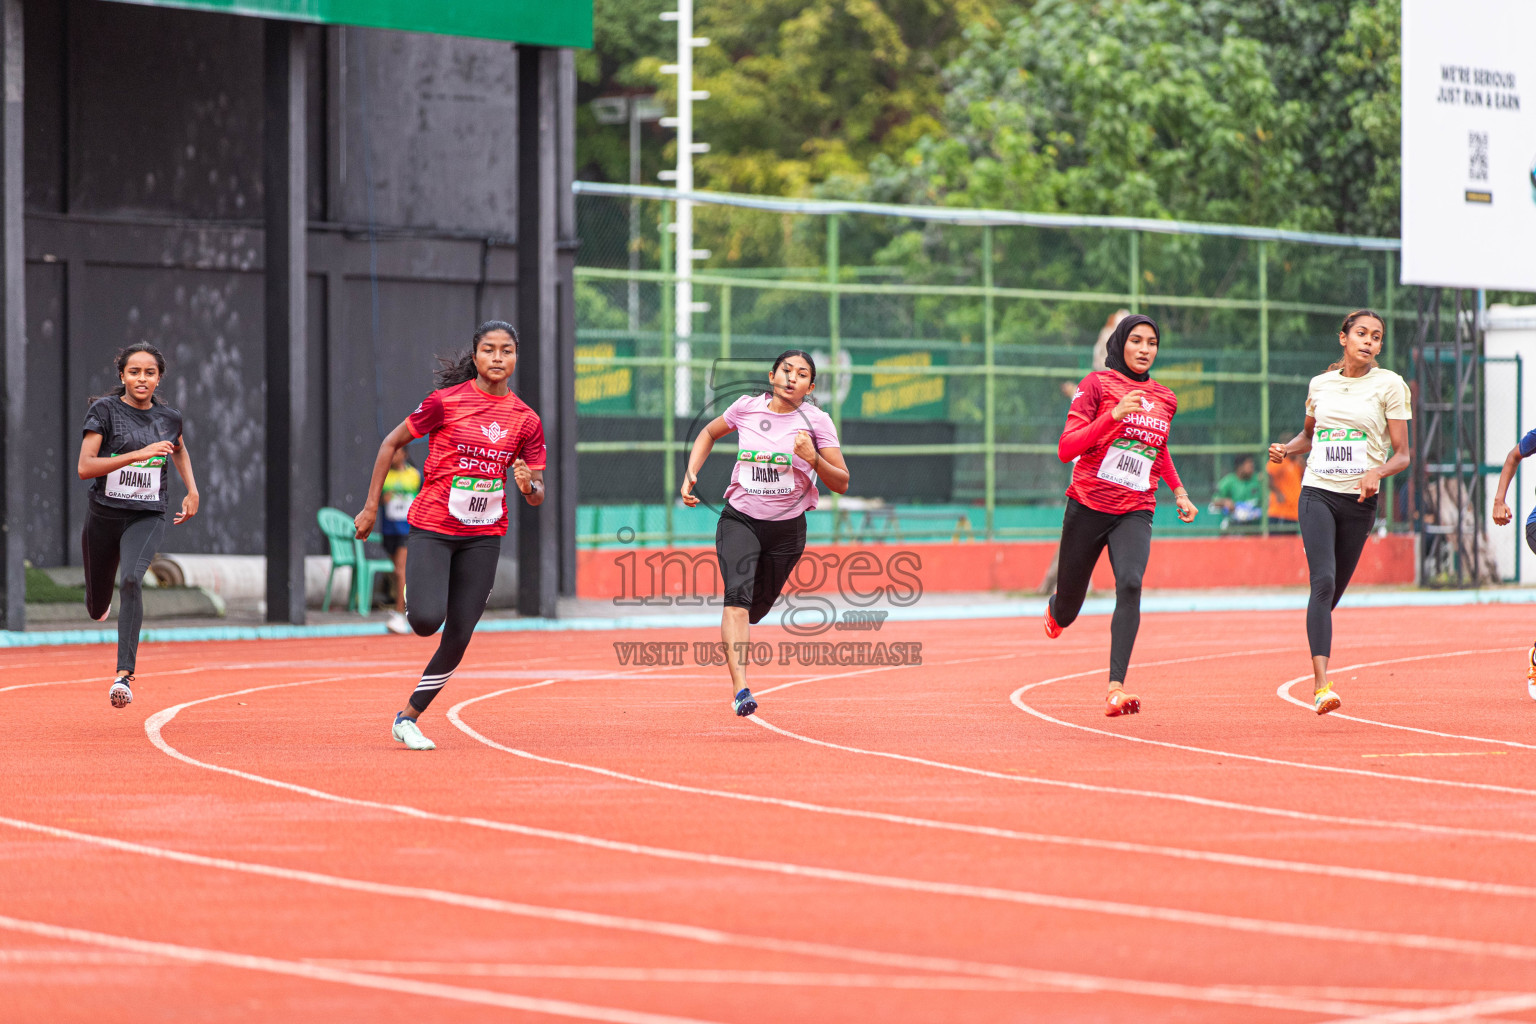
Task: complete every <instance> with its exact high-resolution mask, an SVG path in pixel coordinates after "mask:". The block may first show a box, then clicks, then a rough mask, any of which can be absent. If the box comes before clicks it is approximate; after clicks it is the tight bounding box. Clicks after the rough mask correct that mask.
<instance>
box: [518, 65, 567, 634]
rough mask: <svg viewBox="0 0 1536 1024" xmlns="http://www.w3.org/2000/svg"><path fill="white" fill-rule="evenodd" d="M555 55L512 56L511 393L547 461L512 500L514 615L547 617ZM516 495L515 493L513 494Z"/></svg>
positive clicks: (555, 299)
mask: <svg viewBox="0 0 1536 1024" xmlns="http://www.w3.org/2000/svg"><path fill="white" fill-rule="evenodd" d="M558 96H559V51H558V50H555V49H552V48H550V47H545V46H521V47H518V59H517V324H516V326H517V331H518V337H519V345H518V357H517V384H518V393H519V395H521V397H522V399H523V401H525V402H527V403H528V404H529V405H531V406H532V407H533V409H534V411H535V412H537V413H538V414H539V417H540V419H541V420H542V421H543V423H544V440H545V443H546V445H547V446H548V449H549V462H548V466H547V468H546V469H545V471H544V483H545V487H546V488H547V491H546V500H545V501H544V503H543V504H542V505H540V506H538V507H537V508H530V507H529V506H528V505H527V504H526V503H525V502H522V501H519V502H518V509H519V511H518V524H517V527H518V532H517V610H518V612H519V613H520V614H522V615H542V616H546V617H552V616H554V614H555V598H556V596H557V595H558V593H559V586H560V546H561V535H560V532H561V531H560V507H561V502H562V500H563V499H562V498H561V496H560V495H559V494H558V493H557V489H558V488H559V487H560V476H561V468H560V467H561V464H562V462H563V460H564V459H565V449H566V448H567V447H568V445H567V440H566V438H565V437H564V436H562V435H563V431H562V429H561V427H562V423H563V419H564V417H563V416H562V415H561V401H560V377H561V374H560V369H559V368H560V347H559V346H560V339H559V322H560V321H559V291H558V285H557V281H558V276H559V273H558V271H559V268H558V265H557V257H556V251H555V241H556V234H555V230H556V219H557V218H556V214H557V210H558V208H559V203H560V196H559V195H558V189H557V187H556V182H557V180H558V176H557V174H556V167H557V160H556V142H557V137H558V133H559V121H558V115H559V105H558V102H557V100H558ZM513 497H514V498H515V497H517V496H516V495H514V496H513Z"/></svg>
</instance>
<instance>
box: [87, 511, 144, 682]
mask: <svg viewBox="0 0 1536 1024" xmlns="http://www.w3.org/2000/svg"><path fill="white" fill-rule="evenodd" d="M164 539H165V513H164V512H127V511H123V512H119V511H117V510H115V509H107V510H105V511H103V510H100V509H98V508H97V507H96V506H95V505H92V506H89V507H88V508H87V510H86V513H85V529H84V530H82V531H81V532H80V555H81V559H82V562H83V564H84V566H85V610H86V612H87V613H88V614H89V615H90V617H91V618H93V619H98V620H101V619H105V618H106V617H107V611H108V610H109V609H110V608H111V607H112V582H113V578H114V577H115V576H117V570H118V567H119V566H121V567H122V570H123V575H122V578H121V579H120V580H118V589H119V590H120V591H121V593H122V599H121V600H120V601H119V602H118V608H117V670H118V671H119V672H127V673H128V674H130V675H132V674H133V671H134V667H135V664H136V663H137V661H138V658H139V627H140V626H142V625H143V624H144V590H143V586H144V573H146V572H147V571H148V570H149V563H150V562H151V561H152V560H153V559H154V557H155V552H156V551H158V550H159V549H160V542H161V541H162V540H164Z"/></svg>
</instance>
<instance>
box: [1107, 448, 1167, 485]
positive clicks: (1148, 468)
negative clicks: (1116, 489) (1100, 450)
mask: <svg viewBox="0 0 1536 1024" xmlns="http://www.w3.org/2000/svg"><path fill="white" fill-rule="evenodd" d="M1159 451H1160V449H1158V448H1154V447H1153V446H1152V445H1150V444H1146V443H1145V442H1142V441H1134V440H1132V439H1130V438H1128V437H1122V438H1121V439H1120V440H1118V441H1115V442H1114V443H1113V444H1111V445H1110V446H1109V451H1107V452H1105V453H1104V459H1103V461H1102V462H1100V463H1099V479H1100V480H1104V481H1107V482H1109V483H1112V484H1119V485H1120V486H1121V487H1126V488H1129V489H1130V490H1133V491H1150V490H1151V489H1152V464H1153V463H1154V462H1156V461H1157V455H1158V452H1159Z"/></svg>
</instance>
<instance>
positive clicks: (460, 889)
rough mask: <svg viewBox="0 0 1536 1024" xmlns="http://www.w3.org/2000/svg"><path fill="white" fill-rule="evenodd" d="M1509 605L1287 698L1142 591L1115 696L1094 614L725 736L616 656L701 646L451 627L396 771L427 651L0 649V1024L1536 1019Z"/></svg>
mask: <svg viewBox="0 0 1536 1024" xmlns="http://www.w3.org/2000/svg"><path fill="white" fill-rule="evenodd" d="M1530 615H1531V613H1530V612H1528V611H1526V610H1523V609H1520V608H1511V607H1505V606H1492V607H1484V608H1434V609H1412V610H1408V609H1396V610H1390V611H1344V612H1340V613H1339V614H1338V615H1337V616H1336V632H1337V644H1338V648H1337V651H1336V658H1335V664H1336V666H1337V669H1338V670H1337V671H1336V672H1335V673H1334V678H1335V681H1336V686H1337V688H1338V690H1339V692H1340V693H1341V694H1342V696H1343V697H1344V707H1343V709H1342V710H1343V713H1344V714H1347V715H1350V716H1352V717H1350V718H1345V717H1342V716H1339V715H1335V716H1329V717H1326V718H1322V719H1319V718H1318V717H1317V716H1315V715H1313V714H1312V713H1311V711H1310V709H1309V708H1306V707H1302V706H1298V704H1296V703H1288V702H1287V701H1286V700H1284V699H1283V698H1282V695H1281V691H1283V690H1284V685H1285V684H1286V683H1287V682H1289V681H1294V680H1296V679H1297V678H1298V677H1303V676H1304V674H1305V673H1306V670H1307V658H1306V650H1305V646H1304V638H1303V621H1302V616H1301V614H1300V613H1290V612H1287V613H1278V614H1276V613H1266V614H1249V613H1243V614H1235V613H1233V614H1199V615H1188V614H1186V615H1148V616H1146V617H1145V618H1144V620H1143V624H1142V633H1141V639H1140V643H1139V645H1138V648H1137V651H1136V659H1135V661H1134V662H1133V665H1132V673H1131V676H1132V678H1131V688H1132V689H1133V690H1135V691H1137V692H1139V693H1140V695H1141V697H1142V699H1143V702H1144V703H1143V706H1144V708H1145V711H1144V713H1143V714H1141V715H1138V716H1135V717H1128V718H1121V719H1107V718H1105V717H1104V716H1103V714H1102V688H1103V680H1104V667H1105V663H1106V660H1107V647H1108V625H1109V620H1108V618H1107V617H1096V618H1087V619H1083V620H1080V622H1079V623H1078V624H1077V625H1075V626H1074V627H1073V628H1072V629H1070V630H1068V631H1067V632H1066V633H1065V634H1064V635H1063V636H1062V637H1061V638H1060V639H1059V640H1056V641H1048V640H1046V639H1045V637H1044V636H1043V635H1042V633H1041V631H1040V630H1039V627H1038V624H1037V623H1036V622H1034V621H1033V620H1022V621H1021V620H1009V621H977V622H960V623H957V622H945V623H907V624H888V625H887V626H886V628H885V629H883V630H882V631H881V632H880V633H879V634H859V635H858V637H859V638H860V639H864V638H868V639H879V640H882V641H886V642H892V641H898V642H907V643H914V642H915V643H921V644H922V658H923V663H922V665H921V666H903V667H879V668H865V669H858V668H801V667H795V666H777V665H775V666H773V667H771V668H765V669H757V670H754V675H753V678H752V685H753V687H754V692H756V693H758V694H759V695H760V698H761V702H762V708H761V711H760V712H759V715H758V716H757V717H756V718H754V719H749V720H741V719H737V718H735V717H734V716H732V715H731V713H730V711H729V709H728V705H727V696H728V689H729V687H728V683H727V681H726V678H725V675H724V672H723V670H722V669H717V668H701V667H698V666H696V665H693V664H692V663H691V661H692V659H691V657H690V658H689V659H688V660H689V662H690V663H689V664H687V665H685V666H683V667H681V668H663V667H651V668H635V667H624V666H621V665H620V664H619V661H618V659H617V657H616V654H615V651H614V648H613V646H612V644H613V643H614V642H615V641H625V640H643V641H655V640H658V639H669V640H670V639H677V640H687V641H695V640H700V641H704V640H712V639H714V637H715V634H713V632H712V631H709V630H689V631H682V630H679V631H676V632H673V633H668V634H660V633H658V632H656V631H645V632H643V633H631V634H617V633H615V634H599V633H523V634H509V633H502V634H486V635H481V636H480V637H477V638H476V640H475V642H474V644H473V645H472V646H471V648H470V652H469V655H468V658H467V659H466V662H465V665H464V666H463V668H462V669H461V670H460V672H459V673H458V675H456V676H455V677H454V678H453V679H452V680H451V681H450V682H449V684H448V686H447V687H446V688H445V690H444V692H443V694H442V695H441V696H440V697H439V698H438V700H437V702H436V703H435V704H434V706H433V707H432V708H431V709H430V711H429V712H428V713H427V714H426V715H425V716H423V723H422V724H423V728H424V730H425V731H426V733H427V734H428V735H429V736H431V737H432V738H433V739H435V740H436V741H437V744H438V749H437V750H436V751H433V752H429V753H412V752H408V751H406V750H404V749H403V748H402V747H401V746H400V745H399V744H397V743H395V742H394V741H392V740H391V739H390V738H389V735H388V732H389V722H390V719H391V717H392V715H393V712H394V711H395V710H396V709H397V708H398V707H400V706H402V701H403V699H404V697H405V695H406V694H407V693H408V692H409V690H410V688H411V686H412V684H413V681H414V677H415V673H416V672H417V671H419V668H420V665H421V664H422V663H423V662H424V661H425V659H426V657H427V656H428V654H429V653H430V651H431V648H432V645H433V641H431V640H421V639H417V638H414V637H412V638H394V637H390V638H387V639H386V638H368V639H357V640H323V641H322V640H314V641H282V642H252V643H220V644H196V645H194V644H166V645H149V646H146V647H145V649H144V650H143V652H142V654H141V669H142V671H141V673H140V678H139V682H138V684H137V685H136V687H135V698H136V699H135V702H134V703H133V704H132V705H131V706H130V707H128V708H127V709H124V710H121V711H118V710H114V709H113V708H111V707H110V706H109V705H108V703H107V700H106V692H105V691H106V676H107V673H105V672H103V671H102V670H103V667H104V666H110V653H109V651H108V649H107V648H104V647H95V648H88V647H66V648H56V649H49V650H23V651H13V652H6V653H4V654H3V655H0V665H3V666H4V667H5V668H6V669H7V671H6V672H5V673H4V676H3V677H0V679H3V682H4V686H3V687H0V702H3V703H0V709H3V712H4V715H5V718H4V721H5V722H6V725H7V732H6V739H5V742H4V744H3V747H0V762H3V766H4V773H5V774H4V777H5V779H6V780H7V782H8V783H9V785H8V786H7V787H6V791H5V793H6V795H5V799H4V800H3V802H0V855H3V857H4V864H3V873H0V878H3V879H4V882H3V884H0V892H3V897H4V898H3V900H0V979H3V980H4V981H5V982H6V983H7V984H6V986H5V991H6V994H7V998H6V1000H5V1002H4V1004H3V1005H0V1020H4V1021H18V1022H19V1021H29V1022H30V1021H49V1022H66V1021H92V1022H96V1021H108V1020H110V1021H177V1022H182V1021H218V1022H236V1021H263V1022H268V1021H271V1020H273V1019H280V1020H296V1021H325V1022H327V1024H336V1022H348V1021H354V1020H357V1021H362V1020H366V1021H370V1022H373V1021H411V1022H416V1021H423V1020H430V1021H445V1022H459V1021H481V1020H498V1021H500V1020H529V1021H535V1020H537V1021H547V1020H556V1019H567V1020H597V1021H614V1022H636V1024H644V1022H660V1021H667V1020H695V1021H699V1020H702V1021H718V1022H730V1024H735V1022H740V1024H746V1022H773V1024H778V1022H787V1021H818V1022H819V1021H852V1020H875V1021H882V1022H884V1021H892V1022H925V1024H926V1022H938V1021H954V1022H966V1024H972V1022H993V1021H997V1022H1002V1021H1032V1022H1033V1021H1085V1020H1088V1021H1100V1020H1103V1021H1161V1020H1177V1021H1211V1022H1225V1021H1300V1022H1313V1021H1316V1022H1323V1021H1343V1020H1375V1021H1399V1022H1410V1021H1465V1020H1503V1021H1536V934H1532V931H1533V930H1532V928H1531V927H1530V922H1531V921H1533V920H1536V871H1533V870H1532V869H1531V868H1529V867H1527V865H1531V864H1536V730H1532V729H1531V722H1532V719H1533V716H1536V704H1533V702H1532V701H1530V700H1529V699H1528V698H1527V696H1526V694H1525V686H1524V682H1525V680H1524V674H1525V670H1524V664H1525V655H1524V650H1525V647H1526V645H1527V644H1528V643H1529V641H1530V637H1531V634H1532V632H1533V630H1532V629H1531V628H1530ZM851 636H854V635H853V634H838V639H844V638H846V637H851ZM757 639H762V640H768V641H770V642H775V643H776V642H777V641H778V640H780V639H785V637H784V636H783V634H782V633H780V631H778V630H776V629H770V630H759V631H758V633H757ZM1351 666H1358V667H1351ZM1293 689H1294V692H1295V695H1296V696H1297V697H1299V698H1300V699H1301V700H1303V701H1304V700H1305V699H1306V697H1307V696H1308V695H1309V691H1308V688H1307V680H1306V679H1305V678H1302V679H1301V680H1300V682H1299V683H1297V684H1296V685H1295V686H1294V687H1293Z"/></svg>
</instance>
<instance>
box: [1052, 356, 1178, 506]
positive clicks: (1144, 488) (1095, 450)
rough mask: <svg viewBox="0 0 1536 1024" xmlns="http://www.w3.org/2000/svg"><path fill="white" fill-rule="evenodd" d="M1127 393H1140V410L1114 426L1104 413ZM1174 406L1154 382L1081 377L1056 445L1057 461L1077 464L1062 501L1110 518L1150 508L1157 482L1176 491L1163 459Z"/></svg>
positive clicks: (1106, 373) (1107, 375) (1110, 375)
mask: <svg viewBox="0 0 1536 1024" xmlns="http://www.w3.org/2000/svg"><path fill="white" fill-rule="evenodd" d="M1131 391H1140V392H1142V399H1141V408H1140V409H1139V410H1137V411H1136V412H1133V413H1131V414H1130V415H1129V416H1127V417H1125V419H1123V420H1121V421H1119V422H1118V423H1117V422H1116V421H1115V418H1114V417H1113V416H1111V415H1110V413H1111V412H1112V411H1113V410H1114V408H1115V406H1116V405H1119V404H1120V399H1122V398H1123V397H1125V395H1126V394H1128V393H1129V392H1131ZM1178 407H1179V399H1178V396H1176V395H1175V394H1174V393H1173V392H1172V391H1171V390H1170V389H1169V388H1167V387H1166V386H1164V385H1162V384H1159V383H1158V382H1157V381H1155V380H1148V381H1146V382H1144V383H1142V382H1138V381H1134V380H1131V379H1130V378H1129V377H1125V376H1122V375H1121V374H1118V373H1116V372H1115V371H1113V370H1100V371H1098V372H1096V373H1090V374H1089V375H1088V376H1086V377H1084V378H1083V382H1082V383H1081V384H1079V385H1078V386H1077V394H1076V395H1074V396H1073V398H1072V408H1071V411H1070V412H1069V413H1068V414H1067V425H1066V427H1065V428H1064V429H1063V430H1062V432H1061V441H1060V443H1059V444H1058V445H1057V454H1058V455H1060V456H1061V461H1063V462H1070V461H1072V460H1073V459H1074V458H1075V459H1077V465H1076V466H1074V467H1073V469H1072V484H1071V486H1069V487H1068V488H1067V497H1069V498H1075V499H1077V500H1078V501H1080V502H1082V503H1083V504H1084V505H1087V506H1088V507H1089V508H1091V509H1096V510H1097V511H1099V512H1110V513H1114V514H1119V513H1122V512H1133V511H1135V510H1137V509H1151V508H1153V507H1154V506H1156V504H1157V482H1158V481H1159V480H1166V481H1167V482H1168V486H1169V487H1170V488H1177V487H1179V486H1180V483H1179V474H1178V471H1177V470H1175V469H1174V468H1173V459H1172V458H1170V457H1169V455H1168V432H1169V430H1170V429H1172V426H1173V414H1174V412H1176V411H1177V410H1178Z"/></svg>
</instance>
